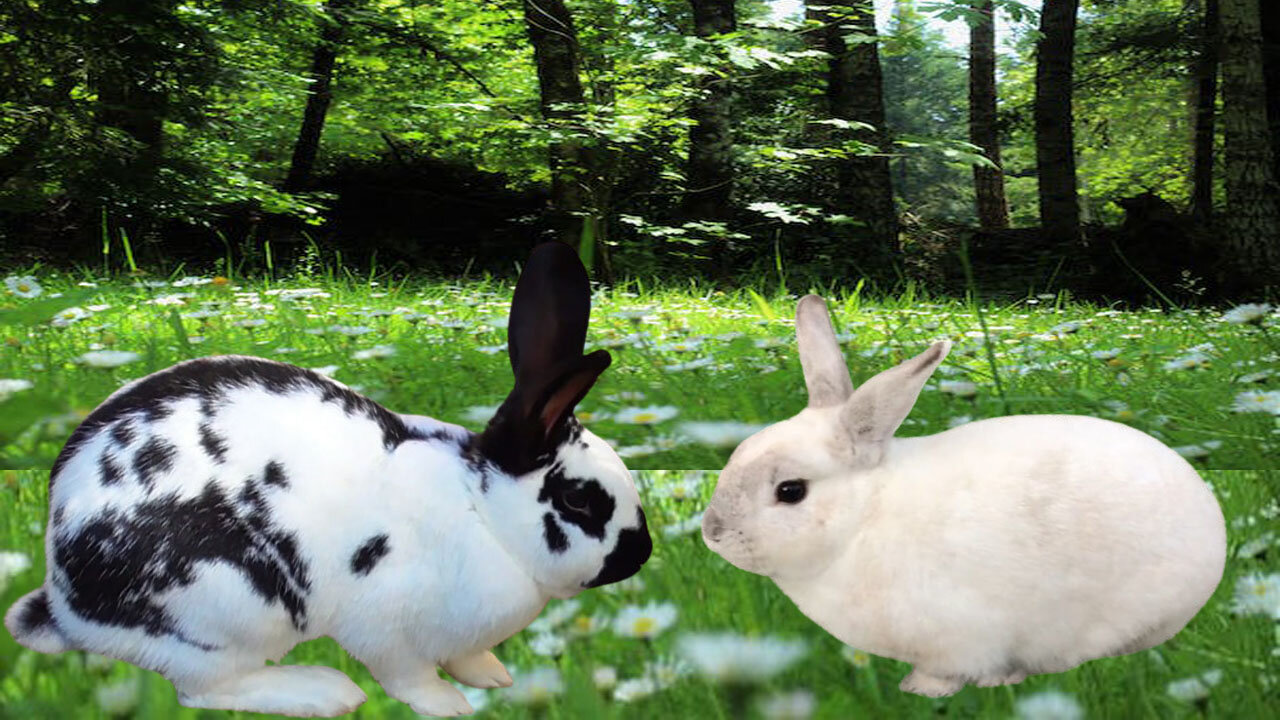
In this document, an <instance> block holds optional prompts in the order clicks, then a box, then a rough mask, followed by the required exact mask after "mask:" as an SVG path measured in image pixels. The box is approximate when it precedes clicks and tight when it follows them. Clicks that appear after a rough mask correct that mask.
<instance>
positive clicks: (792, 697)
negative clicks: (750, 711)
mask: <svg viewBox="0 0 1280 720" xmlns="http://www.w3.org/2000/svg"><path fill="white" fill-rule="evenodd" d="M759 707H760V714H761V715H763V716H764V717H765V718H767V720H807V718H809V717H810V716H812V715H813V711H814V710H815V709H816V708H817V707H818V700H817V698H815V697H814V696H813V693H811V692H809V691H808V690H792V691H790V692H778V693H773V694H772V695H768V696H766V697H764V698H761V699H760V703H759Z"/></svg>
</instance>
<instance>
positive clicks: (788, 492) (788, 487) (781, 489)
mask: <svg viewBox="0 0 1280 720" xmlns="http://www.w3.org/2000/svg"><path fill="white" fill-rule="evenodd" d="M807 492H809V485H808V482H807V481H805V480H783V481H782V482H780V483H778V487H776V488H774V491H773V494H774V496H775V497H777V498H778V502H781V503H787V504H788V505H795V504H796V503H798V502H800V501H801V500H803V499H804V496H805V493H807Z"/></svg>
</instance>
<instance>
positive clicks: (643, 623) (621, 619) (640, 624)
mask: <svg viewBox="0 0 1280 720" xmlns="http://www.w3.org/2000/svg"><path fill="white" fill-rule="evenodd" d="M678 614H679V611H678V610H676V606H675V605H673V604H672V603H649V604H648V605H628V606H626V607H624V608H622V609H621V610H620V611H618V614H617V615H616V616H615V617H614V618H613V631H614V632H615V633H617V634H618V635H621V636H623V637H632V638H641V639H645V640H648V639H650V638H654V637H657V636H658V635H660V634H662V632H663V631H664V630H666V629H667V628H669V627H671V626H672V625H673V624H675V621H676V617H677V615H678Z"/></svg>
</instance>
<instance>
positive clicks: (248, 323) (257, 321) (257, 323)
mask: <svg viewBox="0 0 1280 720" xmlns="http://www.w3.org/2000/svg"><path fill="white" fill-rule="evenodd" d="M231 324H232V325H233V326H235V327H242V328H257V327H262V326H263V325H266V324H267V321H266V320H263V319H262V318H245V319H244V320H237V321H235V322H233V323H231Z"/></svg>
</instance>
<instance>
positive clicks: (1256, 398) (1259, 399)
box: [1231, 390, 1280, 415]
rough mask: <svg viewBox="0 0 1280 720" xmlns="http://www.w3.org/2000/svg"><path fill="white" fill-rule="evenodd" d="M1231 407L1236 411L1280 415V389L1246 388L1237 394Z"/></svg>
mask: <svg viewBox="0 0 1280 720" xmlns="http://www.w3.org/2000/svg"><path fill="white" fill-rule="evenodd" d="M1231 409H1232V410H1234V411H1236V412H1260V413H1271V414H1272V415H1280V390H1245V391H1244V392H1242V393H1239V394H1238V395H1236V400H1235V402H1234V403H1232V405H1231Z"/></svg>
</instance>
